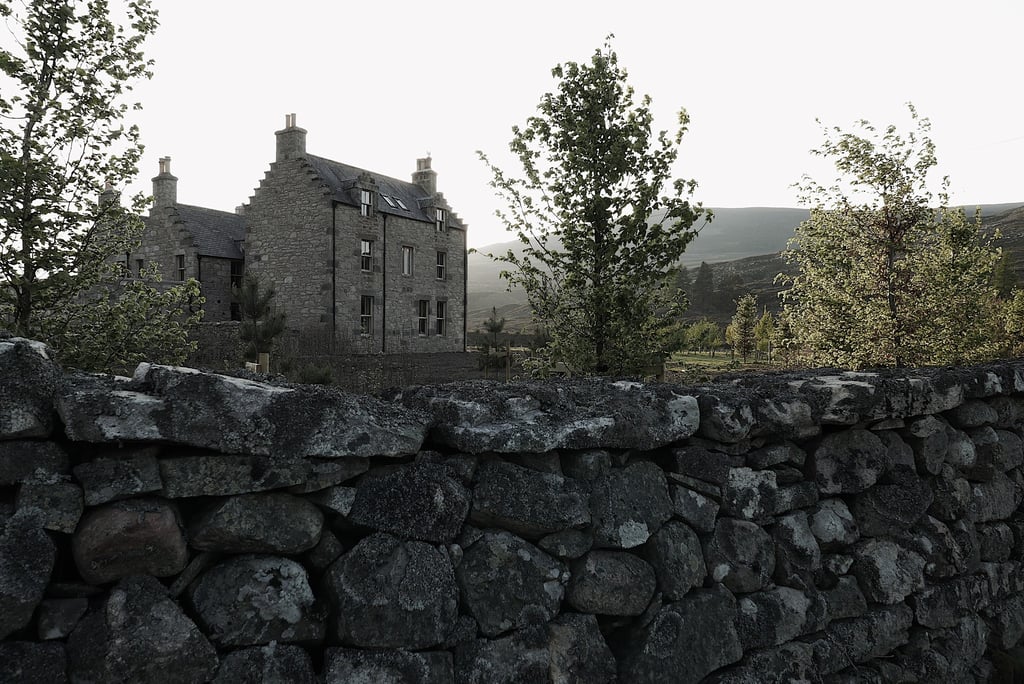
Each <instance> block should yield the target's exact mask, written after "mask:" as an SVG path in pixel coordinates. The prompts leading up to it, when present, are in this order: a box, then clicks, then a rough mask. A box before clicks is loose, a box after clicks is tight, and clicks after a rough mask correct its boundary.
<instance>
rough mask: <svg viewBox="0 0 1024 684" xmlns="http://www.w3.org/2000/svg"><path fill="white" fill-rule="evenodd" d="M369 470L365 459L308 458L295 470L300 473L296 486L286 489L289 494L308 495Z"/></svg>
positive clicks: (367, 461) (368, 464)
mask: <svg viewBox="0 0 1024 684" xmlns="http://www.w3.org/2000/svg"><path fill="white" fill-rule="evenodd" d="M369 468H370V462H369V460H367V459H366V458H356V457H351V456H350V457H344V458H332V459H320V458H309V459H306V460H305V461H303V462H302V464H301V465H299V466H298V467H297V468H296V470H298V471H299V472H301V479H300V481H299V483H298V484H294V485H292V486H291V487H289V488H288V492H289V493H290V494H308V493H310V492H318V491H320V490H322V489H327V488H328V487H334V486H337V485H340V484H341V483H343V482H348V481H349V480H351V479H352V478H354V477H357V476H359V475H362V474H363V473H365V472H366V471H367V470H369Z"/></svg>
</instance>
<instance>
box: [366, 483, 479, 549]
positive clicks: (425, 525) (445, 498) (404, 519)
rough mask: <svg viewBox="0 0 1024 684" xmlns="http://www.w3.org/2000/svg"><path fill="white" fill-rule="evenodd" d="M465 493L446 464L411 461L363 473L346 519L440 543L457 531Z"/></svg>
mask: <svg viewBox="0 0 1024 684" xmlns="http://www.w3.org/2000/svg"><path fill="white" fill-rule="evenodd" d="M469 497H470V494H469V492H468V491H466V488H465V487H463V486H462V483H461V482H459V480H458V479H456V478H455V477H454V476H453V473H452V472H451V471H450V470H449V469H448V468H446V467H444V466H441V465H435V464H432V463H413V464H410V465H406V466H398V467H396V468H395V469H388V470H385V471H382V472H380V473H379V474H372V473H371V474H370V475H368V476H365V477H363V478H362V479H361V480H360V481H359V485H358V486H357V487H356V497H355V500H354V501H353V503H352V510H351V511H350V512H349V515H348V520H349V522H352V523H354V524H357V525H363V526H365V527H368V528H370V529H372V530H376V531H378V532H388V533H390V534H393V535H395V536H397V537H400V538H402V539H419V540H421V541H428V542H433V543H437V544H441V543H446V542H450V541H452V540H453V539H455V537H457V536H458V534H459V531H460V530H461V529H462V523H463V522H464V521H465V520H466V515H467V514H468V513H469V501H470V498H469Z"/></svg>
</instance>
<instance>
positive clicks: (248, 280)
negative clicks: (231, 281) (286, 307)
mask: <svg viewBox="0 0 1024 684" xmlns="http://www.w3.org/2000/svg"><path fill="white" fill-rule="evenodd" d="M232 294H233V295H234V296H235V298H236V299H237V300H238V305H239V309H240V311H241V314H242V325H241V326H240V327H239V328H238V334H239V337H241V339H242V342H245V344H246V347H245V354H246V358H248V359H250V360H252V361H257V360H259V355H260V353H261V352H268V353H269V352H270V348H271V345H272V344H273V342H274V338H275V337H277V336H278V335H280V334H281V333H282V332H284V325H285V314H284V313H281V312H275V311H274V297H275V296H276V295H277V292H275V290H274V286H273V285H266V286H264V285H263V284H262V283H261V282H260V279H259V277H258V276H256V275H255V274H253V273H250V272H248V271H247V272H246V273H245V275H244V276H242V285H241V287H232Z"/></svg>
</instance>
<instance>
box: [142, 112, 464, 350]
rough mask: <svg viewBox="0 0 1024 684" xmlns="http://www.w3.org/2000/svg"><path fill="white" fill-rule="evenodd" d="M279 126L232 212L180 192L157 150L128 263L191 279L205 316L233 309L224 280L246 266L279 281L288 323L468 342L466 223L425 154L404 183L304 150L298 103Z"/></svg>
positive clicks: (390, 337)
mask: <svg viewBox="0 0 1024 684" xmlns="http://www.w3.org/2000/svg"><path fill="white" fill-rule="evenodd" d="M276 136H277V155H276V159H275V161H274V162H273V163H272V164H271V165H270V170H269V171H267V172H266V174H265V176H264V178H263V180H262V181H261V182H260V185H259V187H258V188H256V190H255V193H254V194H253V196H252V197H250V199H249V203H248V204H245V205H242V206H240V207H238V208H237V209H236V210H235V212H234V213H231V212H224V211H217V210H214V209H207V208H204V207H195V206H190V205H186V204H181V203H179V202H178V200H177V181H178V179H177V178H176V177H175V176H173V175H171V169H170V161H171V160H170V158H169V157H164V158H163V159H161V160H160V173H159V175H157V176H156V177H155V178H154V179H153V198H154V199H153V207H152V209H151V211H150V214H149V216H148V217H146V230H145V233H144V236H143V240H142V244H141V245H140V247H139V248H138V251H137V252H136V253H131V254H127V255H125V258H126V259H127V264H126V265H127V267H128V268H129V269H130V270H131V271H132V272H134V273H138V272H139V271H140V270H141V269H142V268H143V267H145V266H150V265H156V266H158V267H159V269H160V271H161V273H162V274H163V277H164V279H165V280H170V281H181V280H185V279H187V278H195V279H196V280H198V281H199V283H200V285H201V288H202V293H203V296H204V297H206V306H205V320H206V321H226V320H233V319H234V320H237V319H238V318H239V313H240V312H239V309H238V303H237V302H236V301H235V300H234V299H233V297H232V294H231V286H232V284H238V283H239V282H240V281H241V277H242V274H243V272H244V271H249V272H252V273H255V274H257V275H258V276H259V277H260V279H261V282H262V283H264V284H272V285H273V286H274V288H275V289H276V291H277V297H276V299H275V302H276V305H277V306H278V307H279V309H281V310H283V311H284V312H285V313H286V314H287V317H288V319H287V320H288V327H289V328H291V329H293V330H300V331H308V332H315V333H321V334H322V333H332V334H333V337H334V339H335V340H337V341H340V342H342V344H343V345H344V347H345V349H346V350H348V351H352V352H356V353H375V352H383V353H400V352H450V351H464V350H465V340H466V224H465V223H463V222H462V221H461V220H460V219H459V217H458V216H457V215H456V214H455V213H454V212H453V211H452V209H451V207H450V206H449V205H448V202H447V201H446V200H445V198H444V196H443V195H442V194H441V193H440V192H438V191H437V173H436V172H435V171H434V170H433V169H431V167H430V161H431V160H430V157H426V158H422V159H418V160H417V161H416V171H415V173H413V175H412V182H407V181H402V180H398V179H395V178H390V177H387V176H383V175H380V174H377V173H372V172H370V171H366V170H364V169H360V168H356V167H354V166H349V165H348V164H343V163H340V162H336V161H332V160H330V159H325V158H323V157H317V156H314V155H312V154H308V153H307V152H306V131H305V130H304V129H302V128H299V127H298V126H296V125H295V115H294V114H290V115H288V116H287V117H286V119H285V128H284V129H283V130H280V131H277V133H276Z"/></svg>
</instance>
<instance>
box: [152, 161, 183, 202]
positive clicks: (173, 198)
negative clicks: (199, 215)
mask: <svg viewBox="0 0 1024 684" xmlns="http://www.w3.org/2000/svg"><path fill="white" fill-rule="evenodd" d="M177 203H178V179H177V178H176V177H174V176H172V175H171V158H170V157H160V174H159V175H158V176H157V177H156V178H154V179H153V208H154V209H164V208H166V207H173V206H174V205H175V204H177Z"/></svg>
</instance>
